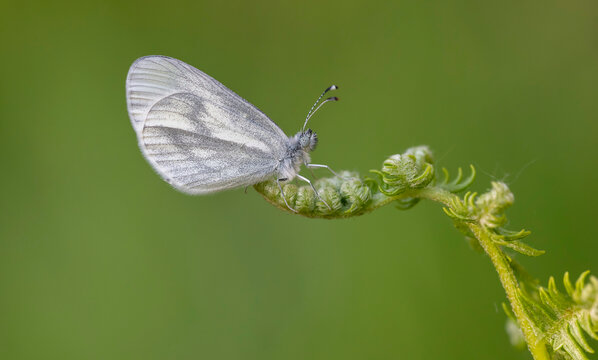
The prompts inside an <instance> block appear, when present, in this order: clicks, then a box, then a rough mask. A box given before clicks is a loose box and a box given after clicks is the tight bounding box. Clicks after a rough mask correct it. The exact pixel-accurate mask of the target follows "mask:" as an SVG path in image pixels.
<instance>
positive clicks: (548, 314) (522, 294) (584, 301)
mask: <svg viewBox="0 0 598 360" xmlns="http://www.w3.org/2000/svg"><path fill="white" fill-rule="evenodd" d="M588 274H589V271H586V272H584V273H583V274H581V275H580V276H579V278H578V279H577V281H576V282H575V286H574V285H573V284H572V283H571V281H570V280H569V273H565V275H564V277H563V284H564V287H565V292H563V291H560V290H559V289H558V288H557V286H556V281H555V280H554V278H553V277H551V278H550V279H549V281H548V286H547V287H537V288H535V289H534V290H533V291H531V292H528V291H526V290H525V288H524V287H522V288H521V289H520V290H519V298H520V300H521V301H522V303H523V304H524V311H525V312H526V314H527V315H528V317H529V318H530V319H532V322H533V325H534V327H535V329H536V331H537V332H538V333H539V334H541V335H542V338H543V339H544V341H545V342H546V343H547V344H548V345H550V347H551V350H552V353H553V355H554V356H555V357H558V356H561V357H564V358H565V359H572V360H586V359H587V356H586V353H590V354H592V353H594V350H593V349H592V347H591V346H590V345H589V344H588V341H587V340H586V337H590V338H593V339H595V340H598V316H597V315H598V314H597V313H596V309H597V308H598V279H597V278H595V277H591V278H590V281H589V282H588V283H586V278H587V277H588Z"/></svg>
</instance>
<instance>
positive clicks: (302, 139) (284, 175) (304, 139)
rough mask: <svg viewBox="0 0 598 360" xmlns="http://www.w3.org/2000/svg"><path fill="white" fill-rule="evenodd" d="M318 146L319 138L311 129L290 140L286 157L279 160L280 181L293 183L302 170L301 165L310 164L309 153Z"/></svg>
mask: <svg viewBox="0 0 598 360" xmlns="http://www.w3.org/2000/svg"><path fill="white" fill-rule="evenodd" d="M317 144H318V136H317V135H316V133H315V132H313V131H312V130H311V129H307V130H306V131H300V132H298V133H297V134H296V135H295V136H293V137H291V138H289V143H288V147H287V150H286V153H285V156H284V157H283V158H282V159H280V160H279V165H278V174H277V176H278V179H287V180H288V181H291V180H293V179H294V178H295V176H296V175H297V174H298V173H299V170H301V165H303V164H309V162H310V157H309V152H310V151H312V150H314V149H315V147H316V145H317Z"/></svg>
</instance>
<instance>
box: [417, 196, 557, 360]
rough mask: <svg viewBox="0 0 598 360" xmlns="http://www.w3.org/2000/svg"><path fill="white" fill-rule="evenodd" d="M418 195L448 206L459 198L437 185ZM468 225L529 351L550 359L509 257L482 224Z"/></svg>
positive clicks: (541, 358)
mask: <svg viewBox="0 0 598 360" xmlns="http://www.w3.org/2000/svg"><path fill="white" fill-rule="evenodd" d="M417 196H419V197H422V198H427V199H430V200H433V201H436V202H440V203H442V204H444V205H447V206H449V205H450V203H451V200H452V199H455V198H458V197H457V195H454V194H452V193H450V192H448V191H446V190H444V189H441V188H437V187H430V188H425V189H422V190H421V191H419V192H418V194H417ZM467 226H468V227H469V229H470V230H471V231H472V233H473V234H474V235H475V237H476V238H477V240H478V241H479V243H480V245H481V246H482V248H483V249H484V251H485V252H486V254H488V256H489V257H490V261H492V264H493V265H494V268H495V269H496V272H498V277H499V278H500V282H501V284H502V286H503V288H504V289H505V292H506V294H507V299H508V300H509V303H510V304H511V308H512V309H513V313H514V315H515V317H516V318H517V321H518V323H519V326H520V328H521V330H522V332H523V336H524V337H525V340H526V342H527V344H528V348H529V351H530V352H531V354H532V356H533V357H534V359H536V360H549V359H550V356H549V355H548V352H547V350H546V346H545V343H544V341H543V340H542V339H541V338H538V336H537V335H536V332H535V329H534V326H533V324H532V322H531V321H530V319H529V318H528V316H527V314H526V313H525V311H524V308H523V304H522V303H521V301H520V299H519V296H518V295H517V291H518V290H519V283H518V282H517V279H516V277H515V274H514V273H513V269H512V268H511V265H510V263H509V260H508V259H507V257H506V256H505V254H504V253H503V251H502V250H501V249H500V247H498V246H497V245H496V244H495V243H494V242H493V241H492V239H490V237H489V236H488V234H487V233H486V232H485V231H484V229H483V228H482V226H480V225H479V224H477V223H475V222H470V223H467Z"/></svg>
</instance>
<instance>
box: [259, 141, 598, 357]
mask: <svg viewBox="0 0 598 360" xmlns="http://www.w3.org/2000/svg"><path fill="white" fill-rule="evenodd" d="M470 168H471V170H470V171H471V173H470V175H469V176H468V177H466V178H464V177H463V171H462V170H461V169H459V170H458V172H457V176H456V177H455V178H454V179H452V180H451V179H450V177H449V172H448V171H447V170H446V169H444V168H443V169H442V172H443V179H442V180H438V179H437V178H436V171H435V167H434V165H433V157H432V153H431V151H430V150H429V149H428V147H425V146H420V147H415V148H410V149H408V150H407V151H406V152H405V153H403V154H397V155H392V156H391V157H389V158H388V159H386V160H385V161H384V163H383V165H382V169H381V170H372V171H371V172H372V174H373V175H372V177H366V178H365V179H363V180H362V179H361V178H360V177H359V176H358V174H356V173H350V172H341V173H340V175H341V176H340V177H333V178H324V179H320V180H318V181H316V182H315V187H316V188H317V189H318V192H319V194H320V196H321V198H323V199H324V200H325V201H326V202H327V203H328V204H329V205H330V208H329V207H328V206H326V205H325V204H324V203H323V202H322V201H321V200H319V199H318V198H317V197H316V196H315V194H314V192H313V190H312V189H311V188H310V187H309V186H296V185H294V184H286V185H284V187H283V191H284V195H285V197H286V199H287V201H288V202H289V204H290V205H291V206H292V207H294V208H295V209H296V210H297V214H299V215H303V216H307V217H313V218H326V219H334V218H346V217H351V216H357V215H362V214H365V213H367V212H370V211H373V210H375V209H377V208H379V207H381V206H384V205H387V204H390V203H394V204H396V206H397V208H399V209H409V208H411V207H413V206H414V205H416V204H417V203H418V202H419V201H420V200H421V199H429V200H433V201H437V202H440V203H442V204H443V205H444V207H443V210H444V212H445V213H446V214H447V215H448V216H449V217H451V218H452V220H453V222H454V225H455V227H456V228H457V229H458V230H459V231H461V232H462V233H463V234H464V235H465V236H466V237H467V239H469V240H470V242H471V244H472V245H473V246H475V247H480V248H481V249H483V251H484V252H485V253H486V254H487V255H488V256H489V257H490V260H491V261H492V264H493V265H494V267H495V268H496V271H497V272H498V276H499V278H500V281H501V284H502V286H503V288H504V290H505V292H506V296H507V300H508V304H503V308H504V310H505V312H506V314H507V332H508V333H509V336H510V338H511V342H512V343H513V344H514V345H521V346H524V345H525V344H527V347H528V349H529V351H530V352H531V354H532V356H533V357H534V359H563V358H564V359H575V360H581V359H587V357H586V353H593V350H592V348H591V347H590V346H589V344H588V343H587V341H586V339H585V337H588V336H589V337H591V338H594V339H598V278H596V277H593V276H592V277H590V278H589V281H586V280H587V279H588V274H589V272H585V273H583V274H581V276H580V277H579V278H578V279H577V281H576V282H575V285H573V284H572V283H571V281H570V279H569V274H568V273H565V275H564V278H563V284H564V289H565V291H564V292H563V291H560V290H558V289H557V286H556V281H555V280H554V278H552V277H551V278H550V280H549V282H548V287H546V288H545V287H542V286H540V285H539V282H538V281H537V280H535V279H534V278H533V277H531V276H530V275H529V274H527V273H526V272H525V270H524V269H523V268H522V267H521V266H520V265H519V264H517V263H516V262H515V261H514V260H513V259H512V258H511V257H510V256H509V255H508V251H515V252H518V253H521V254H524V255H527V256H538V255H541V254H543V253H544V252H543V251H541V250H537V249H534V248H533V247H531V246H530V245H528V244H526V243H524V242H523V241H522V240H523V238H525V237H527V236H528V235H529V234H530V232H529V231H527V230H520V231H511V230H507V229H505V228H504V225H505V224H506V223H507V218H506V215H505V210H506V209H507V208H508V207H509V206H511V205H512V204H513V201H514V196H513V193H512V192H511V191H510V190H509V188H508V187H507V185H506V184H505V183H502V182H492V188H491V189H490V190H489V191H487V192H486V193H483V194H481V195H479V196H478V194H477V193H472V192H467V193H466V194H465V195H464V196H463V197H462V198H461V197H459V196H458V195H457V193H459V192H462V191H464V190H466V189H467V188H468V187H469V186H470V185H471V184H472V183H473V181H474V179H475V169H474V167H473V166H471V167H470ZM254 187H255V189H256V190H257V191H258V192H259V193H260V194H261V195H263V196H264V198H266V200H268V201H269V202H270V203H272V204H273V205H275V206H277V207H278V208H280V209H281V210H283V211H287V212H291V211H290V210H289V209H288V207H287V206H286V205H285V203H284V200H283V198H282V197H281V194H280V190H279V188H278V186H277V184H276V182H275V181H266V182H262V183H259V184H257V185H255V186H254ZM291 213H292V212H291ZM293 214H294V213H293ZM584 333H585V336H584Z"/></svg>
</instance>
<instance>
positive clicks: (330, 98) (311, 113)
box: [301, 85, 338, 131]
mask: <svg viewBox="0 0 598 360" xmlns="http://www.w3.org/2000/svg"><path fill="white" fill-rule="evenodd" d="M336 89H338V86H336V85H332V86H330V87H328V88H327V89H326V90H324V92H323V93H322V94H321V95H320V96H319V97H318V100H316V102H315V103H314V105H313V106H312V107H311V109H309V112H308V113H307V116H306V117H305V123H304V124H303V129H302V130H301V131H305V126H307V122H308V121H309V119H311V117H312V116H313V115H314V114H315V113H316V111H318V110H319V109H320V108H321V107H322V105H324V104H325V103H327V102H329V101H338V98H337V97H336V96H334V97H329V98H328V99H326V100H324V101H322V103H321V104H320V105H318V103H319V102H320V100H321V99H322V97H323V96H324V94H326V93H327V92H329V91H330V90H336ZM316 105H318V106H317V107H316ZM314 109H315V110H314Z"/></svg>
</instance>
